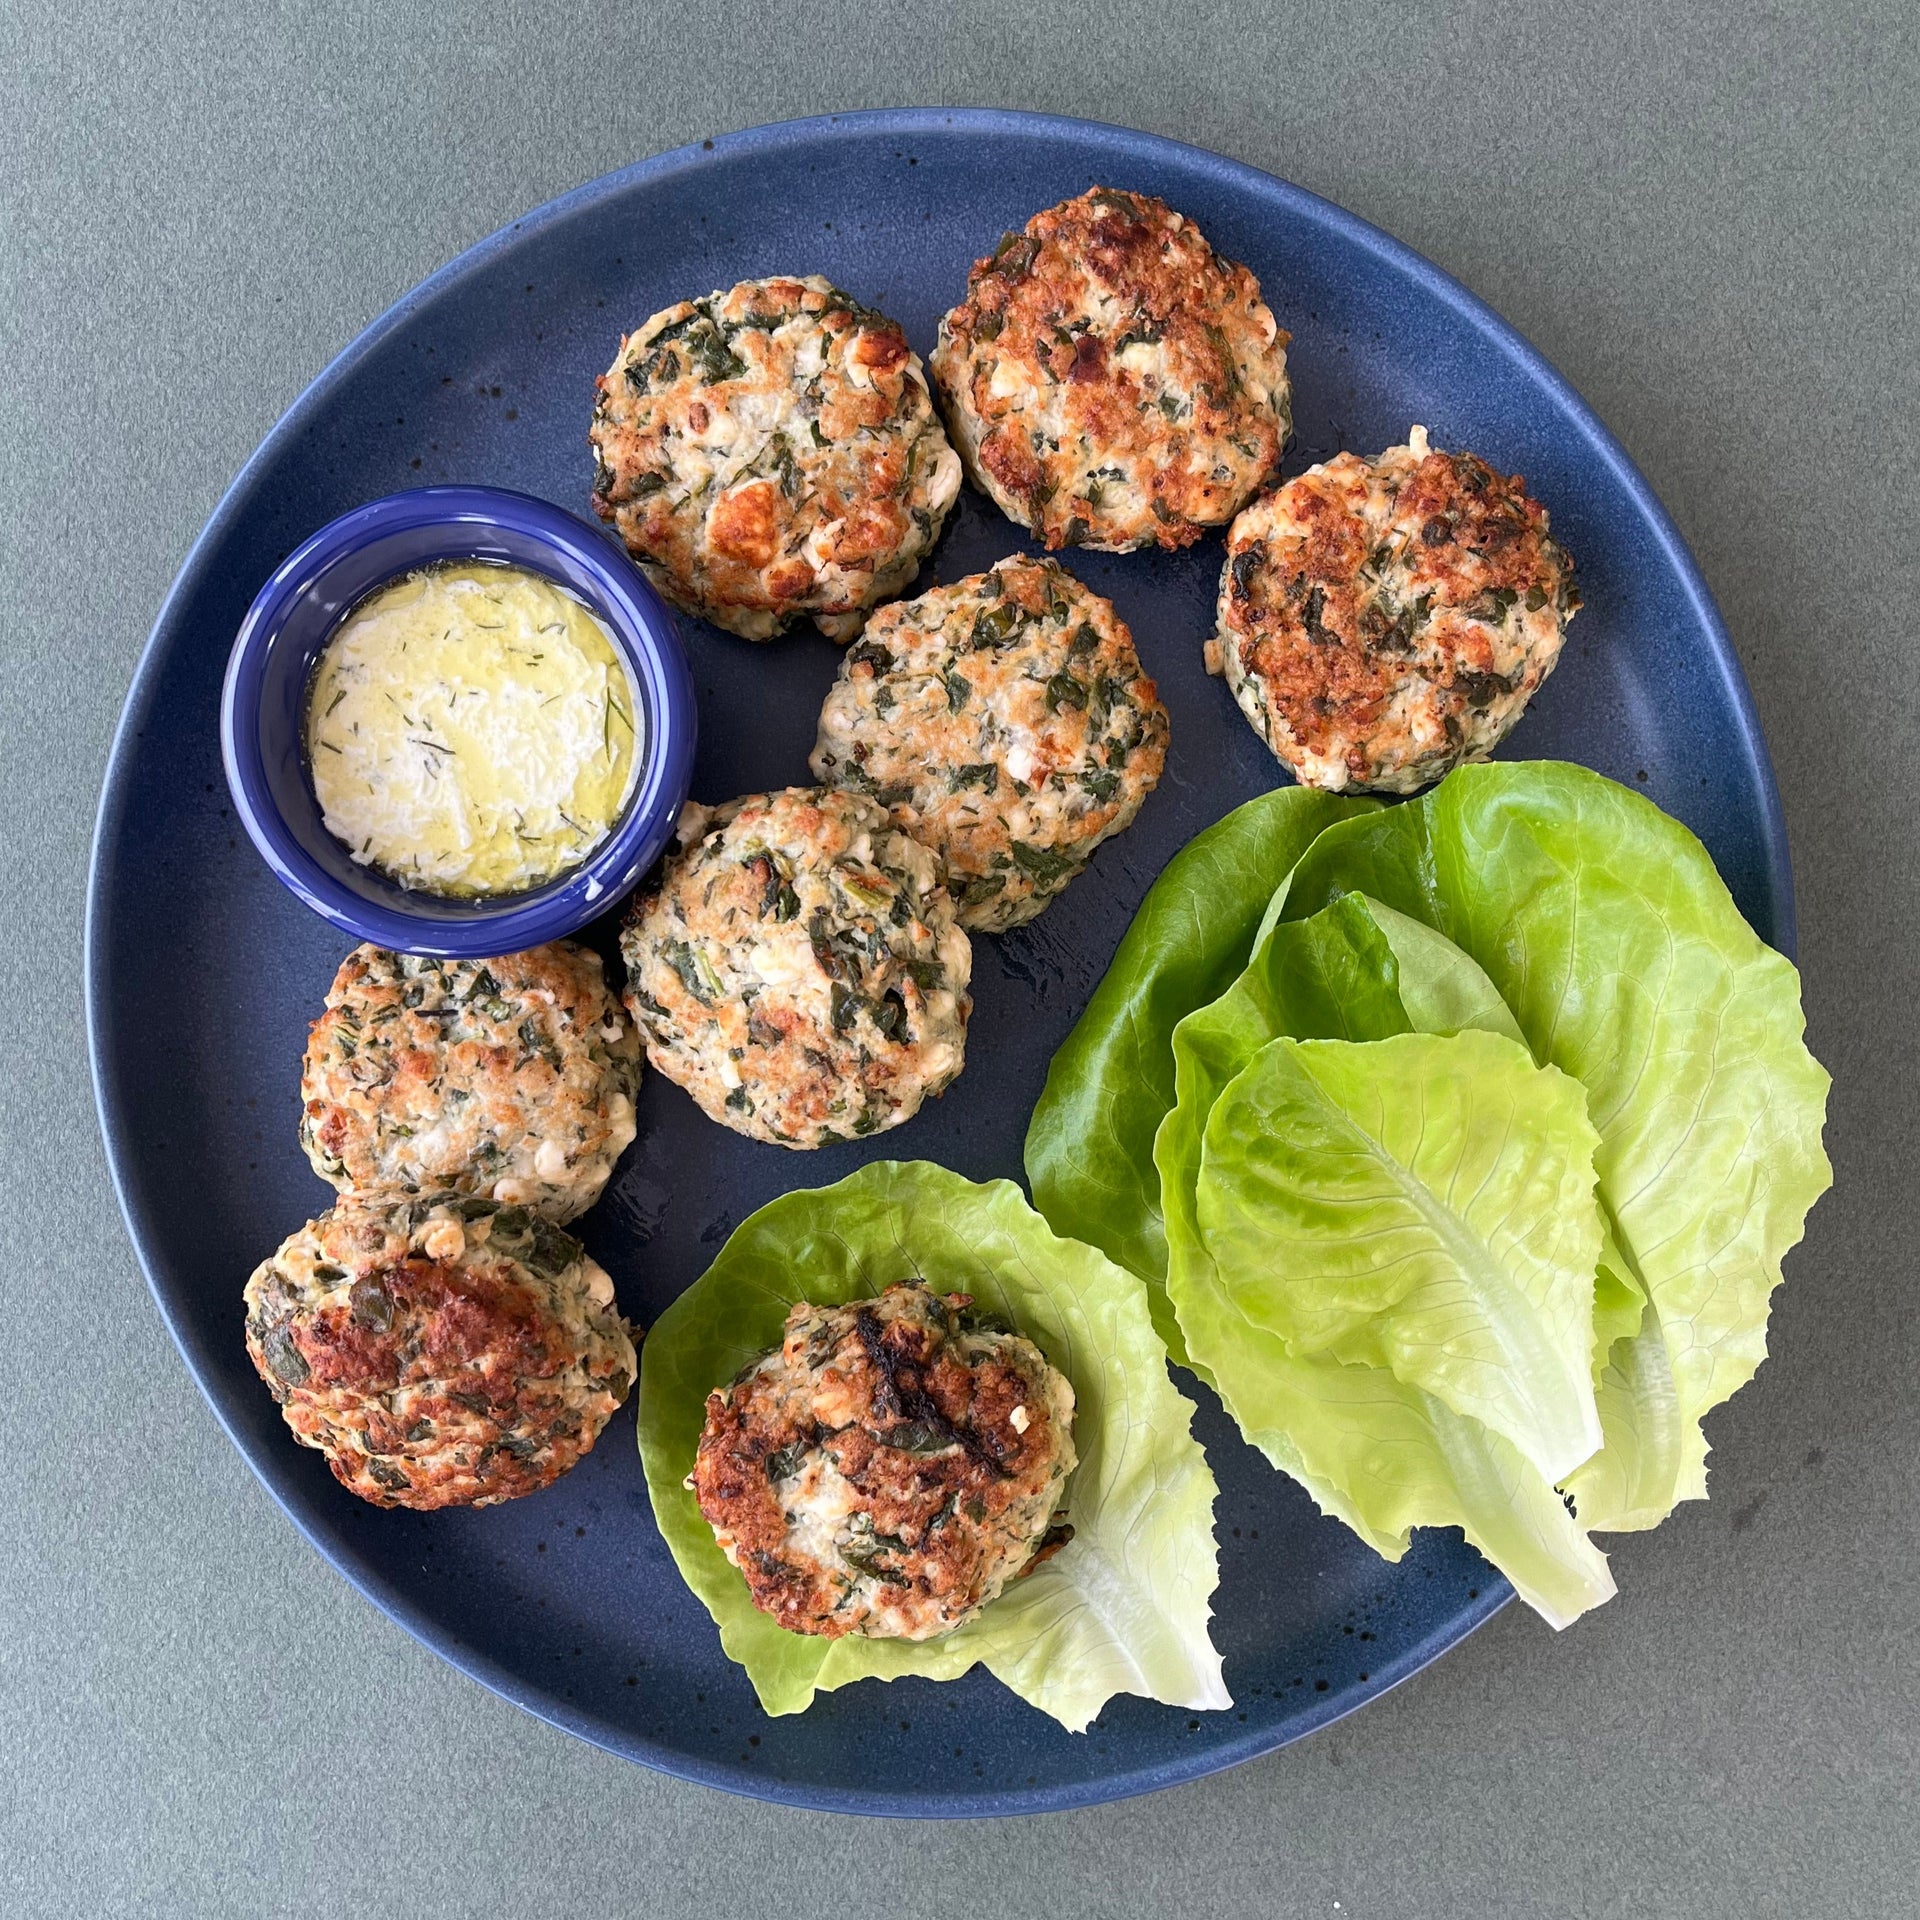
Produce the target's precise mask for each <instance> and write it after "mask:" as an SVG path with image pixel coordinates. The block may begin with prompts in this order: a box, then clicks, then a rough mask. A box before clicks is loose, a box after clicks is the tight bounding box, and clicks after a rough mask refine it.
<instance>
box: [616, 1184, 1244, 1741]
mask: <svg viewBox="0 0 1920 1920" xmlns="http://www.w3.org/2000/svg"><path fill="white" fill-rule="evenodd" d="M915 1276H919V1277H922V1278H924V1279H926V1280H927V1281H928V1282H929V1284H931V1285H933V1286H934V1287H936V1288H938V1289H939V1290H940V1291H942V1292H947V1291H957V1292H962V1293H969V1294H972V1295H973V1297H974V1298H975V1300H977V1301H978V1302H980V1303H981V1304H982V1305H983V1306H985V1307H986V1308H987V1309H989V1310H990V1311H991V1312H993V1313H996V1314H998V1315H1000V1316H1002V1317H1003V1318H1004V1319H1005V1320H1006V1321H1007V1322H1008V1323H1009V1324H1010V1325H1012V1326H1013V1327H1014V1328H1016V1329H1017V1330H1018V1331H1019V1332H1021V1333H1023V1334H1025V1335H1026V1336H1027V1337H1028V1338H1029V1339H1031V1340H1032V1341H1033V1342H1034V1343H1035V1344H1036V1345H1037V1346H1038V1347H1039V1348H1040V1349H1041V1351H1042V1352H1043V1353H1045V1354H1046V1356H1047V1357H1048V1359H1049V1360H1051V1361H1052V1362H1053V1364H1054V1365H1055V1366H1057V1367H1058V1368H1059V1369H1060V1370H1061V1371H1062V1372H1063V1373H1064V1374H1065V1375H1066V1376H1067V1378H1068V1379H1069V1380H1070V1381H1071V1382H1072V1385H1073V1390H1074V1394H1075V1398H1076V1403H1077V1404H1076V1410H1075V1414H1074V1426H1073V1437H1074V1445H1075V1447H1076V1448H1077V1449H1078V1451H1079V1456H1080V1464H1079V1466H1078V1467H1077V1468H1076V1470H1075V1472H1074V1475H1073V1477H1072V1479H1071V1480H1070V1481H1069V1482H1068V1484H1067V1515H1068V1518H1069V1520H1070V1521H1071V1523H1072V1525H1073V1529H1074V1535H1073V1538H1072V1540H1071V1541H1070V1542H1069V1543H1068V1544H1067V1545H1066V1547H1065V1548H1063V1549H1062V1550H1061V1551H1060V1552H1059V1553H1057V1554H1056V1555H1054V1556H1053V1558H1052V1559H1050V1560H1047V1561H1045V1562H1044V1563H1042V1564H1041V1565H1040V1566H1039V1567H1037V1568H1036V1569H1035V1570H1034V1571H1033V1572H1032V1573H1031V1574H1030V1575H1028V1576H1027V1577H1026V1578H1025V1579H1023V1580H1020V1581H1018V1582H1016V1583H1015V1584H1014V1585H1013V1586H1012V1587H1010V1588H1009V1589H1008V1590H1007V1591H1006V1592H1005V1593H1004V1594H1002V1595H1001V1597H1000V1598H999V1599H997V1600H996V1601H994V1602H993V1603H992V1605H991V1606H989V1607H988V1608H987V1609H986V1611H985V1612H984V1613H983V1614H981V1616H980V1617H979V1618H978V1619H977V1620H975V1621H973V1622H971V1623H970V1624H969V1625H967V1626H964V1627H961V1628H959V1629H958V1630H957V1631H955V1632H953V1633H951V1634H948V1635H946V1636H944V1637H943V1638H941V1639H938V1640H931V1641H917V1642H910V1641H903V1640H868V1639H862V1638H860V1637H858V1636H855V1635H848V1636H847V1637H845V1638H843V1639H839V1640H825V1639H819V1638H815V1637H812V1636H808V1635H804V1634H796V1633H789V1632H787V1631H786V1630H785V1629H784V1628H781V1627H779V1626H776V1625H775V1624H774V1622H773V1621H772V1620H771V1619H770V1618H768V1616H767V1615H765V1614H763V1613H761V1612H759V1611H758V1610H757V1609H756V1608H755V1607H754V1605H753V1604H752V1602H751V1600H750V1599H749V1598H748V1594H747V1588H746V1583H745V1582H744V1581H743V1580H742V1579H741V1577H740V1575H739V1573H738V1572H737V1571H736V1570H735V1569H734V1568H733V1567H732V1566H731V1565H729V1564H728V1562H727V1559H726V1557H725V1555H723V1554H722V1553H721V1551H720V1549H719V1547H718V1546H717V1545H716V1544H715V1543H714V1538H713V1534H712V1531H711V1529H710V1528H709V1527H708V1526H707V1523H706V1521H705V1520H704V1519H702V1518H701V1515H700V1510H699V1507H698V1506H697V1504H696V1503H695V1501H694V1498H693V1495H692V1494H691V1493H690V1492H689V1491H688V1490H687V1488H686V1487H685V1485H684V1484H683V1483H684V1481H685V1478H686V1476H687V1474H688V1473H689V1472H690V1471H691V1469H692V1467H693V1461H694V1454H695V1452H696V1450H697V1448H698V1445H699V1438H700V1430H701V1426H702V1423H703V1421H704V1418H705V1412H706V1398H707V1395H708V1393H709V1392H710V1391H712V1390H713V1389H714V1388H716V1387H718V1386H722V1385H724V1384H725V1383H726V1382H727V1381H729V1380H731V1379H732V1378H733V1376H734V1375H735V1374H736V1373H737V1372H739V1370H740V1369H741V1368H742V1367H744V1366H745V1365H747V1364H748V1363H749V1362H750V1361H752V1360H754V1359H756V1358H757V1357H758V1356H759V1355H761V1354H763V1353H765V1352H766V1351H767V1350H768V1349H769V1348H771V1347H774V1346H776V1345H778V1344H779V1341H780V1336H781V1329H782V1325H783V1323H784V1321H785V1319H786V1315H787V1310H788V1309H789V1308H790V1307H791V1306H793V1305H794V1304H795V1303H796V1302H798V1301H801V1300H809V1301H813V1302H815V1303H818V1304H826V1305H836V1306H837V1305H842V1304H844V1303H846V1302H847V1301H849V1300H856V1299H861V1298H864V1297H867V1296H870V1295H873V1294H877V1293H880V1292H882V1291H884V1290H885V1289H886V1288H887V1287H889V1286H892V1285H894V1284H896V1283H897V1282H899V1281H902V1280H906V1279H910V1278H913V1277H915ZM1192 1418H1193V1408H1192V1406H1191V1404H1190V1403H1189V1402H1188V1401H1187V1400H1186V1399H1185V1398H1184V1397H1183V1396H1182V1395H1181V1394H1180V1393H1179V1392H1178V1391H1177V1390H1176V1388H1175V1387H1174V1385H1173V1382H1172V1380H1171V1379H1170V1378H1169V1377H1168V1373H1167V1364H1166V1352H1165V1349H1164V1347H1163V1346H1162V1344H1161V1342H1160V1340H1159V1338H1158V1336H1157V1335H1156V1334H1155V1333H1154V1331H1153V1328H1152V1325H1151V1322H1150V1320H1149V1318H1148V1314H1147V1308H1146V1301H1145V1297H1144V1295H1143V1294H1142V1291H1141V1288H1140V1285H1139V1282H1138V1281H1137V1280H1136V1279H1135V1278H1134V1277H1133V1276H1132V1275H1131V1274H1128V1273H1126V1272H1124V1271H1122V1270H1121V1269H1120V1268H1118V1267H1116V1266H1115V1265H1114V1264H1113V1263H1112V1262H1111V1261H1109V1260H1107V1259H1106V1258H1105V1257H1104V1256H1103V1255H1102V1254H1100V1253H1099V1252H1097V1251H1096V1250H1094V1249H1093V1248H1091V1247H1087V1246H1082V1245H1080V1244H1078V1243H1077V1242H1075V1241H1071V1240H1063V1239H1059V1238H1057V1237H1056V1236H1055V1235H1054V1234H1053V1233H1052V1231H1051V1230H1050V1229H1049V1228H1048V1226H1047V1224H1046V1222H1045V1221H1044V1220H1042V1219H1041V1218H1040V1216H1039V1215H1038V1214H1036V1213H1035V1212H1034V1211H1033V1210H1032V1209H1031V1208H1030V1207H1029V1206H1028V1205H1027V1203H1026V1199H1025V1197H1024V1196H1023V1195H1022V1194H1021V1192H1020V1190H1019V1189H1018V1188H1017V1187H1015V1186H1014V1185H1013V1184H1012V1183H1011V1182H1009V1181H996V1182H993V1183H992V1184H990V1185H986V1186H976V1185H974V1184H973V1183H972V1182H970V1181H967V1180H963V1179H962V1178H961V1177H960V1176H959V1175H958V1174H955V1173H950V1172H948V1171H947V1170H946V1169H945V1168H944V1167H938V1166H933V1165H931V1164H929V1163H927V1162H924V1161H918V1162H906V1163H902V1162H898V1161H883V1162H879V1163H876V1164H874V1165H871V1166H867V1167H863V1168H862V1169H861V1170H860V1171H859V1172H857V1173H854V1174H852V1175H850V1176H849V1177H848V1178H847V1179H845V1180H842V1181H841V1182H839V1183H838V1185H836V1186H831V1187H825V1188H820V1189H817V1190H814V1191H810V1192H800V1193H790V1194H787V1195H785V1196H783V1197H782V1198H780V1199H778V1200H775V1201H773V1202H772V1203H771V1204H770V1205H768V1206H765V1207H762V1208H761V1209H760V1211H759V1212H758V1213H756V1214H754V1215H752V1216H751V1217H750V1218H749V1219H748V1220H746V1221H744V1222H743V1223H742V1224H741V1225H740V1227H738V1228H737V1229H736V1230H735V1232H734V1233H733V1235H732V1237H731V1238H730V1239H729V1240H728V1241H727V1244H726V1245H725V1246H724V1247H723V1248H722V1249H721V1251H720V1254H719V1257H718V1258H717V1259H716V1260H715V1261H714V1263H713V1265H712V1266H711V1267H710V1268H708V1270H707V1272H706V1273H705V1274H704V1275H703V1276H702V1277H701V1278H700V1279H699V1280H698V1281H696V1282H695V1283H694V1285H693V1286H692V1287H690V1288H689V1289H688V1290H687V1292H686V1293H684V1294H683V1295H682V1296H681V1297H680V1298H679V1299H678V1300H676V1301H675V1302H674V1303H673V1305H672V1306H671V1307H669V1308H668V1309H667V1311H666V1312H665V1313H664V1314H663V1315H662V1316H661V1318H660V1320H659V1322H658V1323H657V1324H656V1325H655V1327H654V1328H653V1330H652V1331H651V1333H649V1335H648V1336H647V1339H646V1341H645V1343H644V1344H643V1346H642V1349H641V1369H640V1394H639V1424H640V1451H641V1457H642V1460H643V1462H644V1464H645V1468H646V1475H647V1488H648V1492H649V1493H650V1495H651V1496H652V1500H653V1510H654V1515H655V1518H656V1519H657V1520H658V1522H659V1525H660V1531H661V1533H662V1535H663V1536H664V1537H665V1539H666V1542H667V1545H668V1547H669V1548H670V1549H671V1550H672V1553H673V1556H674V1559H675V1561H676V1562H677V1563H678V1565H679V1568H680V1571H681V1573H682V1574H683V1575H684V1576H685V1578H686V1580H687V1583H688V1584H689V1585H690V1586H691V1587H692V1588H693V1590H694V1592H695V1593H697V1594H698V1595H699V1596H700V1598H701V1600H702V1601H703V1602H704V1603H705V1605H706V1607H707V1610H708V1612H710V1613H711V1614H712V1615H713V1617H714V1621H715V1623H716V1624H717V1625H718V1627H719V1629H720V1640H721V1644H722V1645H723V1646H724V1647H725V1649H726V1651H727V1653H728V1654H729V1656H730V1657H731V1658H733V1659H735V1660H737V1661H738V1662H739V1663H740V1664H741V1665H742V1666H743V1667H744V1668H745V1669H746V1671H747V1675H748V1678H749V1679H750V1680H751V1681H752V1682H753V1686H754V1690H755V1691H756V1693H758V1695H759V1697H760V1701H761V1704H762V1705H763V1706H764V1707H765V1708H766V1710H767V1711H768V1712H769V1713H772V1714H784V1713H798V1712H800V1711H801V1710H803V1709H804V1708H805V1707H806V1706H807V1704H808V1703H809V1702H810V1701H811V1700H812V1698H813V1696H814V1694H815V1693H816V1692H820V1691H829V1690H831V1689H833V1688H836V1687H842V1686H845V1685H847V1684H848V1683H849V1682H850V1681H854V1680H859V1679H866V1678H879V1679H891V1678H894V1677H895V1676H897V1675H900V1674H919V1675H921V1676H923V1677H925V1678H928V1679H936V1680H948V1679H954V1678H957V1677H958V1676H959V1675H961V1674H963V1673H965V1672H966V1671H967V1670H968V1669H969V1668H970V1667H972V1666H974V1665H975V1664H976V1663H977V1664H980V1665H983V1666H985V1667H986V1668H988V1670H989V1671H991V1672H992V1673H994V1674H995V1675H997V1676H998V1677H999V1679H1000V1680H1002V1681H1003V1682H1004V1683H1005V1684H1006V1685H1007V1686H1008V1687H1010V1688H1011V1689H1012V1690H1013V1691H1014V1692H1015V1693H1017V1694H1019V1695H1020V1697H1021V1698H1022V1699H1023V1700H1026V1701H1028V1702H1030V1703H1031V1704H1032V1705H1034V1706H1036V1707H1038V1708H1039V1709H1040V1710H1041V1711H1042V1712H1044V1713H1048V1714H1051V1715H1052V1716H1053V1717H1054V1718H1055V1719H1056V1720H1058V1721H1060V1723H1061V1724H1062V1725H1063V1726H1065V1727H1067V1728H1068V1729H1069V1730H1070V1731H1073V1732H1079V1731H1081V1730H1083V1729H1084V1728H1085V1727H1086V1726H1087V1725H1088V1724H1089V1722H1091V1720H1092V1719H1093V1717H1094V1715H1095V1714H1096V1713H1098V1712H1099V1711H1100V1708H1101V1707H1102V1705H1103V1704H1104V1703H1105V1702H1106V1701H1107V1700H1108V1699H1109V1698H1111V1697H1112V1696H1113V1695H1114V1694H1116V1693H1137V1694H1144V1695H1146V1696H1147V1697H1149V1698H1151V1699H1155V1700H1161V1701H1165V1702H1167V1703H1169V1704H1171V1705H1175V1706H1183V1707H1207V1708H1220V1707H1226V1706H1229V1705H1231V1704H1232V1703H1231V1701H1230V1699H1229V1697H1228V1695H1227V1693H1226V1690H1225V1687H1224V1685H1223V1683H1222V1681H1221V1677H1220V1658H1219V1655H1218V1654H1217V1653H1215V1651H1214V1649H1213V1646H1212V1643H1211V1641H1210V1640H1209V1638H1208V1634H1207V1621H1208V1618H1209V1616H1210V1611H1211V1609H1210V1606H1209V1601H1210V1597H1211V1595H1212V1593H1213V1590H1214V1588H1215V1586H1216V1585H1217V1584H1218V1560H1217V1555H1216V1553H1215V1548H1214V1540H1213V1502H1214V1495H1215V1486H1214V1479H1213V1475H1212V1472H1211V1471H1210V1470H1209V1468H1208V1466H1207V1463H1206V1457H1205V1455H1204V1454H1203V1453H1202V1452H1201V1449H1200V1445H1199V1443H1198V1442H1197V1441H1196V1440H1195V1439H1194V1438H1193V1435H1192V1430H1191V1428H1192Z"/></svg>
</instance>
